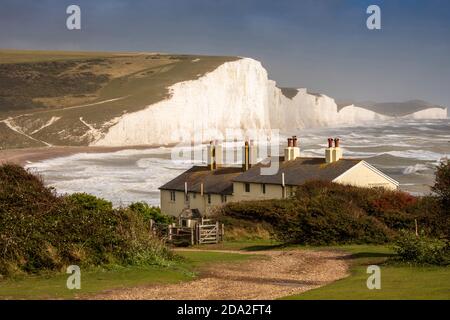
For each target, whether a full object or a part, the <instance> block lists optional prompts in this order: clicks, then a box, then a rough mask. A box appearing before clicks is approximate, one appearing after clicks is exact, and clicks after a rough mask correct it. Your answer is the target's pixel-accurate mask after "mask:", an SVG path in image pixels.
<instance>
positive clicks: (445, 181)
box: [431, 159, 450, 214]
mask: <svg viewBox="0 0 450 320" xmlns="http://www.w3.org/2000/svg"><path fill="white" fill-rule="evenodd" d="M431 190H433V192H435V193H436V194H437V196H438V197H439V198H440V200H441V203H442V205H443V208H444V212H445V213H447V214H449V213H450V160H449V159H444V160H442V161H441V163H440V164H439V165H438V167H437V169H436V182H435V183H434V186H433V187H432V188H431Z"/></svg>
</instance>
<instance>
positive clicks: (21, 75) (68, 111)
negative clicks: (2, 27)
mask: <svg viewBox="0 0 450 320" xmlns="http://www.w3.org/2000/svg"><path fill="white" fill-rule="evenodd" d="M236 59H238V58H236V57H219V56H214V57H213V56H193V55H172V54H159V53H107V52H57V51H54V52H52V51H15V50H3V51H0V133H1V134H2V137H5V138H4V139H2V141H1V142H0V148H1V149H5V148H12V147H32V146H45V145H87V144H88V143H89V142H90V141H91V140H92V139H93V138H94V137H93V136H92V133H93V131H94V130H100V132H104V131H105V130H107V129H108V128H109V127H110V126H111V125H112V124H113V123H112V122H111V120H113V119H114V118H116V117H119V116H121V115H122V114H124V113H126V112H135V111H138V110H141V109H143V108H145V107H146V106H148V105H150V104H153V103H156V102H158V101H160V100H163V99H165V98H167V97H168V96H169V91H168V87H170V86H171V85H173V84H175V83H177V82H181V81H186V80H192V79H198V78H199V77H201V76H202V75H204V74H205V73H207V72H210V71H212V70H214V69H216V68H217V67H218V66H220V65H221V64H223V63H224V62H227V61H233V60H236ZM93 129H94V130H93Z"/></svg>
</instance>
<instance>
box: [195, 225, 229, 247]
mask: <svg viewBox="0 0 450 320" xmlns="http://www.w3.org/2000/svg"><path fill="white" fill-rule="evenodd" d="M196 229H197V243H198V244H209V243H219V242H220V241H222V237H223V225H222V228H221V225H220V224H219V222H218V221H216V223H213V220H211V219H202V220H201V223H198V224H197V228H196Z"/></svg>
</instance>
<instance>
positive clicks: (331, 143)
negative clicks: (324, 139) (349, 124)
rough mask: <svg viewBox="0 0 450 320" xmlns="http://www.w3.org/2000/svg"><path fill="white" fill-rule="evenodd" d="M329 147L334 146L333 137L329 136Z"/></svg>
mask: <svg viewBox="0 0 450 320" xmlns="http://www.w3.org/2000/svg"><path fill="white" fill-rule="evenodd" d="M328 148H333V139H332V138H328Z"/></svg>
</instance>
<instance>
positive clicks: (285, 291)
mask: <svg viewBox="0 0 450 320" xmlns="http://www.w3.org/2000/svg"><path fill="white" fill-rule="evenodd" d="M227 252H233V253H240V254H259V255H263V256H264V257H261V259H249V260H245V261H240V262H235V263H222V264H214V265H212V266H210V267H207V268H204V269H202V272H201V275H200V278H198V279H196V280H193V281H189V282H181V283H179V284H168V285H152V286H140V287H133V288H127V289H117V290H111V291H107V292H104V293H102V294H100V295H96V296H94V297H91V298H93V299H133V300H134V299H136V300H137V299H159V300H170V299H180V300H196V299H214V300H222V299H238V300H241V299H242V300H251V299H275V298H280V297H284V296H287V295H290V294H296V293H301V292H304V291H307V290H310V289H314V288H317V287H321V286H323V285H326V284H328V283H330V282H333V281H336V280H338V279H341V278H344V277H346V276H347V275H348V265H347V262H346V259H345V257H346V256H347V254H345V253H342V252H336V251H310V250H289V251H259V252H251V253H243V252H242V251H227Z"/></svg>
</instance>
